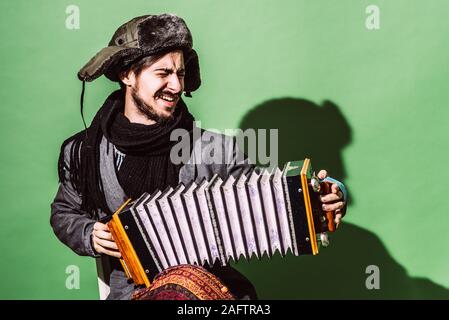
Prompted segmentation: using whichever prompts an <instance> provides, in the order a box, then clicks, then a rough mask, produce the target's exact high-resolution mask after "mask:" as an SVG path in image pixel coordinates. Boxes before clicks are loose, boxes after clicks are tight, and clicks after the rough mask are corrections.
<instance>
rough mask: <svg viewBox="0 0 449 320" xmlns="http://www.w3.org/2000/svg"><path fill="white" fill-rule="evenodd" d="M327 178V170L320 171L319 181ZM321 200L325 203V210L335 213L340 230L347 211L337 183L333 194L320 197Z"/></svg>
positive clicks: (334, 185) (333, 186)
mask: <svg viewBox="0 0 449 320" xmlns="http://www.w3.org/2000/svg"><path fill="white" fill-rule="evenodd" d="M326 177H327V171H326V170H320V172H318V178H319V179H324V178H326ZM320 199H321V202H322V203H323V205H322V206H323V210H325V211H333V212H334V216H335V226H336V228H338V226H339V225H340V223H341V220H342V218H343V213H344V212H345V211H346V202H344V201H343V192H341V190H340V188H339V187H338V185H337V184H336V183H332V185H331V192H330V193H328V194H326V195H322V196H320Z"/></svg>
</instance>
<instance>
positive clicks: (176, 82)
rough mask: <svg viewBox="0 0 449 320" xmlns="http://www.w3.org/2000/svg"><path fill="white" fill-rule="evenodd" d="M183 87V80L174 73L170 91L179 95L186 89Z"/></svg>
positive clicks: (170, 81) (171, 76)
mask: <svg viewBox="0 0 449 320" xmlns="http://www.w3.org/2000/svg"><path fill="white" fill-rule="evenodd" d="M183 86H184V83H183V79H182V78H179V77H178V75H177V74H175V73H172V74H171V75H170V78H169V82H168V88H169V89H170V91H172V92H173V93H179V92H181V91H182V90H183V89H184V88H183Z"/></svg>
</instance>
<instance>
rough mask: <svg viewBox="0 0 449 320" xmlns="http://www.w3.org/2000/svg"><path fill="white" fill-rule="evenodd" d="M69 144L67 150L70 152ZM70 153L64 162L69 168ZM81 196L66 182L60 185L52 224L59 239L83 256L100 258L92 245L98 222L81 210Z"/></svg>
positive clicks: (54, 203) (52, 208) (51, 217)
mask: <svg viewBox="0 0 449 320" xmlns="http://www.w3.org/2000/svg"><path fill="white" fill-rule="evenodd" d="M69 148H70V144H68V145H67V146H66V148H65V150H70V149H69ZM67 159H68V153H67V152H64V161H65V164H66V166H68V165H69V164H68V162H67ZM66 173H67V171H66ZM80 208H81V196H80V195H79V194H78V193H77V192H76V191H75V190H74V188H73V186H72V184H71V183H70V182H69V181H68V180H66V181H65V182H61V183H60V184H59V188H58V191H57V193H56V196H55V198H54V200H53V203H52V204H51V216H50V224H51V226H52V228H53V231H54V233H55V234H56V236H57V237H58V239H59V240H60V241H61V242H63V243H64V244H65V245H67V246H68V247H69V248H70V249H72V250H73V251H75V252H76V253H77V254H79V255H81V256H91V257H99V256H100V255H98V254H97V253H96V252H95V251H94V249H93V245H92V240H91V238H92V231H93V226H94V224H95V222H96V220H94V219H92V218H91V217H90V215H89V214H88V213H87V212H84V211H82V210H81V209H80Z"/></svg>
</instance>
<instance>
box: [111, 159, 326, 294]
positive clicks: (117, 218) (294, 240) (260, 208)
mask: <svg viewBox="0 0 449 320" xmlns="http://www.w3.org/2000/svg"><path fill="white" fill-rule="evenodd" d="M313 175H314V174H313V172H312V168H311V164H310V160H309V159H305V160H304V161H293V162H288V163H287V164H286V165H285V167H284V169H283V170H282V171H281V170H280V169H279V168H275V169H274V170H272V171H271V172H268V171H267V170H258V169H255V170H251V171H249V172H244V173H241V174H240V175H239V176H237V177H234V176H232V175H231V176H229V177H227V178H226V179H225V180H223V179H222V178H221V177H220V176H218V175H215V176H213V178H212V179H211V180H209V181H208V180H203V181H202V182H201V183H199V184H197V183H195V182H193V183H191V184H189V185H187V186H184V185H182V184H180V185H179V186H177V187H176V188H175V189H173V188H171V187H170V188H167V189H166V190H164V191H160V190H158V191H156V192H154V193H153V194H148V193H145V194H143V195H142V196H141V197H140V198H139V199H137V200H135V201H134V202H127V203H125V204H124V205H123V206H122V207H121V208H120V209H119V210H117V212H116V213H114V215H113V216H112V220H111V221H110V222H109V223H108V225H109V228H110V230H111V232H112V234H113V237H114V239H115V241H116V242H117V246H118V247H119V250H120V252H121V254H122V257H123V260H122V265H123V267H124V269H125V271H126V273H127V274H128V276H129V277H130V278H132V279H133V280H134V282H135V283H136V284H145V285H146V286H147V287H149V286H150V280H149V278H148V275H149V274H151V273H152V271H154V268H155V267H156V268H157V272H160V271H162V270H165V269H167V268H169V267H172V266H176V265H183V264H191V265H199V266H205V265H210V266H212V265H214V264H217V263H219V264H221V265H226V264H228V263H229V262H230V261H232V260H233V261H237V260H239V259H241V258H244V259H247V260H248V259H250V258H252V257H257V258H261V257H263V256H268V257H272V256H273V255H274V254H275V253H279V254H280V255H281V256H284V255H286V254H288V253H289V252H290V253H291V254H293V255H295V256H299V255H302V254H317V253H318V244H319V243H320V241H323V244H325V243H324V242H325V241H326V242H327V235H326V232H327V231H333V230H332V229H333V228H332V223H333V221H332V220H333V219H332V217H331V216H329V215H328V214H326V213H325V212H323V211H322V210H321V207H320V203H319V198H318V196H319V194H318V193H317V192H314V188H313V186H312V183H311V179H312V177H313ZM326 244H327V243H326Z"/></svg>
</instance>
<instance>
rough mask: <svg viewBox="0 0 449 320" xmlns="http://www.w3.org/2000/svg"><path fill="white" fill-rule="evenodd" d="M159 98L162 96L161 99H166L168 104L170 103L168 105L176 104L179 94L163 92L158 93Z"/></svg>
mask: <svg viewBox="0 0 449 320" xmlns="http://www.w3.org/2000/svg"><path fill="white" fill-rule="evenodd" d="M158 98H160V99H161V100H164V101H165V102H166V104H168V105H174V104H176V102H177V101H178V96H177V95H173V94H169V93H161V94H160V95H158Z"/></svg>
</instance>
